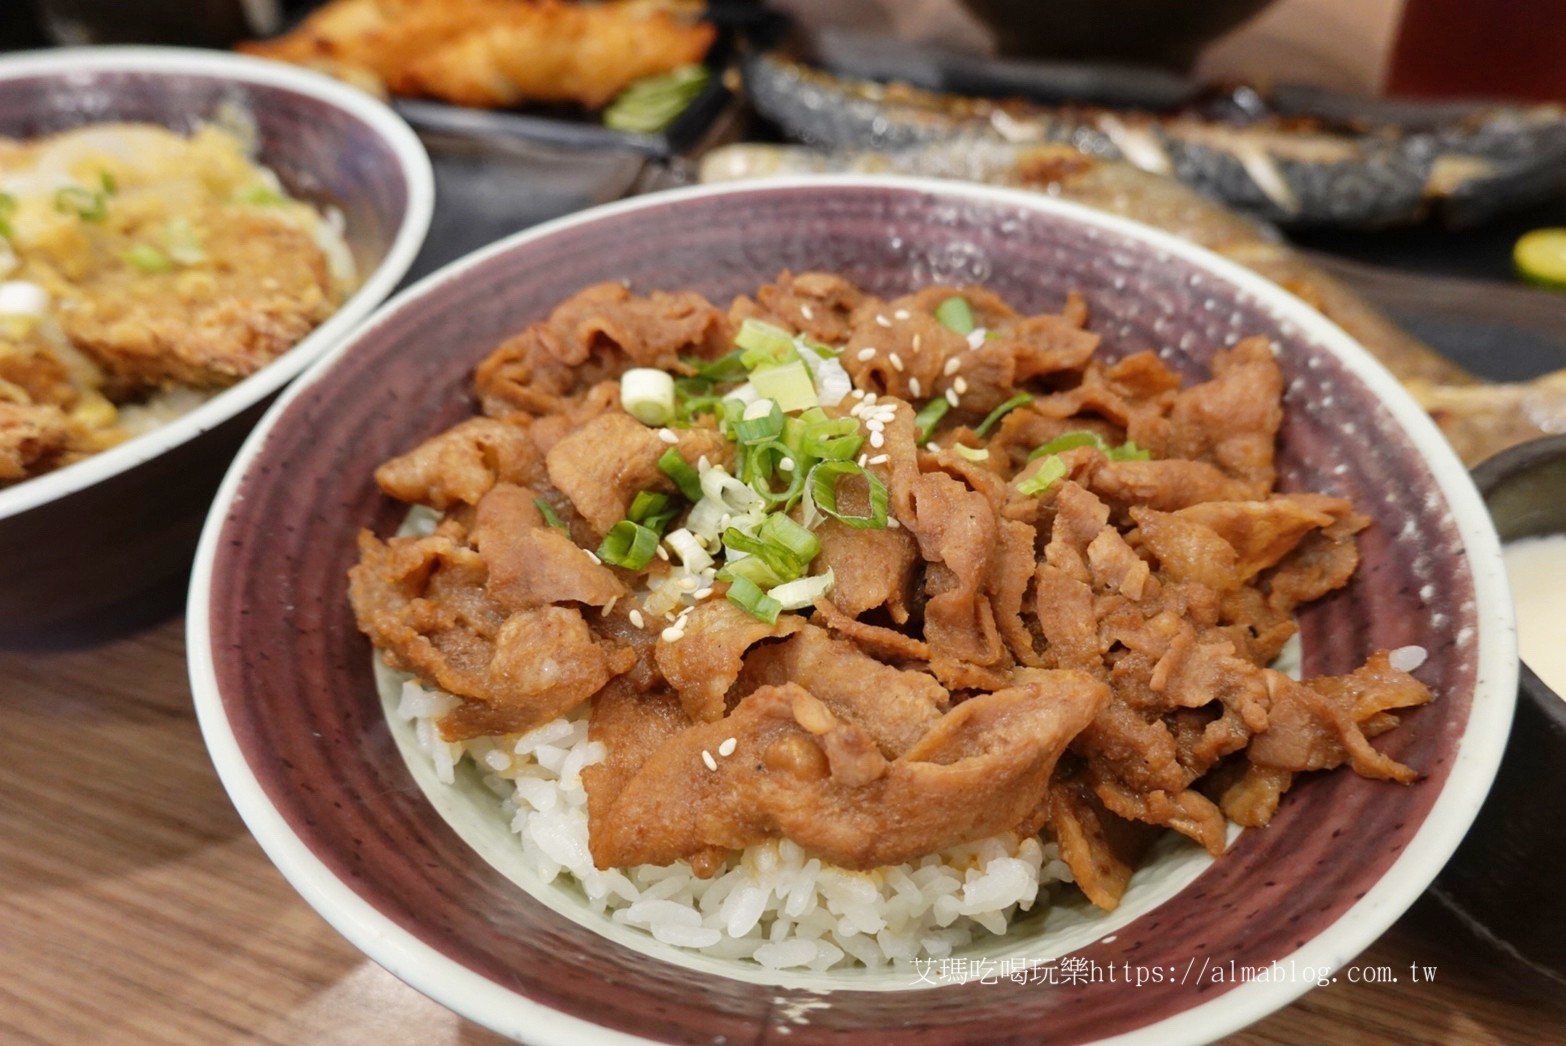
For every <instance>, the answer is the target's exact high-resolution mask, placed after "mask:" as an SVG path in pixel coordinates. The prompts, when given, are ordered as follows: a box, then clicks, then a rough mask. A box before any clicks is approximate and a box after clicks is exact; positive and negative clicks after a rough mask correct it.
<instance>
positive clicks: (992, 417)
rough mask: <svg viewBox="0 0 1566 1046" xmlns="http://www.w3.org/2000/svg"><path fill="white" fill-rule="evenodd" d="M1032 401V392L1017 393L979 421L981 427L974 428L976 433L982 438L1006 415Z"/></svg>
mask: <svg viewBox="0 0 1566 1046" xmlns="http://www.w3.org/2000/svg"><path fill="white" fill-rule="evenodd" d="M1032 402H1033V396H1032V395H1031V394H1029V393H1026V392H1019V393H1017V394H1016V395H1015V396H1013V397H1012V398H1011V399H1009V400H1007V401H1006V402H1005V403H1002V404H1001V405H1000V406H998V407H996V408H995V409H994V410H992V411H990V412H989V413H988V414H986V415H985V416H984V420H983V421H981V422H979V427H978V428H976V429H974V430H973V433H974V435H976V436H978V437H980V438H983V437H985V436H988V435H989V434H990V430H991V429H993V428H994V427H995V426H996V424H997V423H998V422H999V421H1000V419H1002V418H1004V417H1005V416H1006V415H1008V414H1010V413H1011V412H1012V411H1014V410H1016V409H1017V408H1018V407H1020V406H1022V405H1023V404H1024V403H1032Z"/></svg>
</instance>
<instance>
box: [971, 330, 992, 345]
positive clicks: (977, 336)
mask: <svg viewBox="0 0 1566 1046" xmlns="http://www.w3.org/2000/svg"><path fill="white" fill-rule="evenodd" d="M987 333H989V332H988V331H986V330H985V329H984V328H983V327H975V328H974V329H973V330H971V331H969V332H968V348H970V349H977V348H978V347H979V346H980V345H983V344H984V336H985V334H987Z"/></svg>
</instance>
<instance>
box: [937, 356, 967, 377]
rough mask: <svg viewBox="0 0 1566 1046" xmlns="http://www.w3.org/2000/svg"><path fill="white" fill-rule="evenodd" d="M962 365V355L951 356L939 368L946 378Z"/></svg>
mask: <svg viewBox="0 0 1566 1046" xmlns="http://www.w3.org/2000/svg"><path fill="white" fill-rule="evenodd" d="M960 366H962V357H961V356H953V357H951V358H950V359H948V360H947V361H946V366H944V367H942V368H941V373H942V374H944V375H946V376H947V377H948V378H949V377H951V376H952V375H953V374H956V373H957V368H958V367H960Z"/></svg>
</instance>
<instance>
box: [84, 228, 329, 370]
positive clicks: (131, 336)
mask: <svg viewBox="0 0 1566 1046" xmlns="http://www.w3.org/2000/svg"><path fill="white" fill-rule="evenodd" d="M200 225H201V226H202V227H203V228H205V229H206V237H205V241H204V249H205V251H206V254H207V257H208V263H207V264H206V265H204V266H202V267H201V268H200V269H198V270H175V271H168V272H142V271H140V270H138V269H137V268H136V267H135V266H133V265H130V264H128V263H126V262H125V261H124V260H122V259H120V258H98V259H96V260H95V262H94V264H93V265H92V266H91V268H90V269H88V270H87V271H86V272H84V273H83V274H82V275H81V276H80V278H78V279H77V280H76V281H75V283H74V286H73V288H72V291H71V294H70V296H69V298H67V299H66V300H65V301H64V302H63V303H62V306H63V307H62V308H61V310H60V325H61V327H62V329H63V330H64V331H65V335H66V337H67V338H69V339H70V341H71V342H72V343H73V344H74V345H75V346H76V347H77V348H79V349H81V350H82V351H83V352H85V353H86V354H87V355H89V356H91V357H92V359H93V360H94V361H95V362H96V363H97V364H98V365H99V366H101V367H102V368H103V370H104V372H105V374H106V378H107V381H106V385H105V392H106V393H107V394H108V395H109V397H110V398H111V399H119V398H121V397H124V396H129V395H133V394H135V393H136V392H138V391H141V390H145V389H150V388H167V387H169V386H171V385H176V384H185V385H193V386H196V387H199V388H214V387H221V386H225V385H231V384H233V383H234V382H235V381H238V380H239V379H240V378H243V377H246V376H248V375H250V374H253V373H255V372H256V371H258V370H260V369H261V368H262V367H263V366H265V365H266V364H268V363H270V362H271V361H272V360H273V359H275V358H277V357H278V356H279V355H281V354H282V353H283V352H285V351H287V350H288V349H290V348H292V347H293V346H294V344H295V343H297V342H298V341H299V340H300V339H301V338H303V337H304V336H305V335H306V334H308V333H310V331H311V330H313V329H314V328H315V327H316V325H318V324H319V323H321V322H322V321H323V320H325V319H326V318H327V317H328V316H330V315H331V314H332V312H333V311H334V310H335V309H336V305H337V299H336V295H335V292H334V290H333V287H332V279H331V274H330V272H329V270H328V265H327V260H326V255H325V254H324V253H323V252H322V250H321V248H320V247H319V246H317V244H316V242H315V240H314V238H313V237H311V235H310V234H309V233H308V232H306V231H304V230H303V229H300V228H297V227H295V226H292V225H289V224H286V223H284V222H281V221H277V220H275V219H273V218H272V217H270V216H268V215H266V214H264V213H253V212H249V211H247V210H246V209H244V208H224V209H223V210H222V213H221V215H218V214H213V215H212V216H211V218H210V220H201V221H200Z"/></svg>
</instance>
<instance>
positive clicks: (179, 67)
mask: <svg viewBox="0 0 1566 1046" xmlns="http://www.w3.org/2000/svg"><path fill="white" fill-rule="evenodd" d="M105 71H123V72H136V73H152V74H158V73H164V74H176V75H194V76H203V77H209V78H214V79H224V80H230V81H234V82H239V83H249V84H256V85H259V86H264V87H277V88H283V89H286V90H289V91H294V92H296V93H298V94H301V95H305V96H307V97H310V98H313V99H315V100H316V101H319V102H323V103H325V104H327V105H329V106H331V107H332V108H335V109H338V110H340V111H343V112H346V113H348V114H349V115H350V116H353V117H356V118H357V119H358V120H360V121H361V122H362V123H364V124H365V125H366V126H368V127H369V128H370V129H371V130H372V131H374V132H375V134H376V135H378V136H379V137H380V139H381V140H382V141H384V142H385V143H386V144H387V145H388V146H389V147H390V148H391V150H392V153H393V154H394V155H395V156H396V158H397V166H398V168H399V170H400V171H401V173H402V176H403V179H404V181H405V182H406V183H407V188H408V199H407V206H406V207H405V208H404V211H403V214H402V218H401V220H400V222H399V223H398V225H397V233H396V236H395V237H394V238H393V240H392V244H391V247H390V248H389V249H388V250H387V252H386V256H385V257H384V258H382V259H381V262H380V264H379V265H377V266H376V267H375V269H374V270H373V271H371V272H370V273H369V275H368V276H366V277H365V279H364V280H363V282H361V283H360V284H359V286H358V287H357V288H356V289H355V290H354V292H353V293H352V294H350V295H349V296H348V298H347V299H346V300H345V301H344V302H343V303H342V305H341V306H340V307H339V308H338V309H337V311H336V312H334V313H333V314H332V315H331V316H329V317H328V318H327V319H326V320H325V322H323V323H322V324H321V325H320V326H318V327H316V328H315V329H314V330H312V331H311V332H310V333H309V334H307V335H305V336H304V337H303V338H301V339H300V340H299V341H298V343H296V344H295V345H294V346H293V347H292V348H290V349H288V351H286V352H284V353H283V354H282V355H280V356H278V357H277V358H276V359H275V360H273V361H272V362H271V363H268V364H267V365H266V366H264V367H262V368H261V369H260V370H258V371H256V372H255V373H254V374H252V375H250V376H249V377H247V378H245V379H243V380H241V381H238V382H236V383H234V384H233V385H231V386H229V387H228V388H226V389H224V390H223V391H221V392H219V393H218V394H217V395H215V396H213V397H212V398H211V399H209V400H207V401H206V402H204V403H202V404H201V405H200V406H198V407H196V408H195V409H194V410H191V411H189V412H187V413H185V414H182V415H180V416H179V417H177V418H174V419H173V420H171V421H168V422H165V423H164V424H162V425H159V426H158V427H157V428H154V429H151V430H150V431H147V432H144V433H142V434H141V435H139V436H135V437H133V438H131V439H128V440H126V441H125V442H124V443H121V444H118V445H117V446H114V447H110V448H109V449H108V450H103V451H99V452H98V453H97V454H93V455H91V456H90V457H87V458H83V459H82V460H81V461H78V462H75V463H73V464H70V465H67V466H65V467H64V468H61V469H56V470H55V471H53V472H46V473H44V474H43V475H41V476H35V477H33V478H32V479H27V480H23V481H21V482H19V483H16V484H15V485H13V486H11V487H9V488H7V489H5V490H0V520H5V519H8V518H10V517H12V516H18V515H21V514H22V513H24V512H27V511H30V510H32V509H35V508H38V507H39V506H41V505H46V504H48V503H49V502H52V501H57V500H59V499H61V498H64V497H67V496H68V495H71V494H75V493H77V492H79V491H81V490H85V489H86V488H88V487H90V486H93V485H95V484H98V483H101V482H103V481H104V480H107V479H110V478H111V477H114V476H117V475H119V474H121V473H124V472H128V471H130V470H131V469H133V468H136V467H137V466H138V465H142V464H145V463H146V462H148V461H150V460H152V459H153V458H155V457H157V456H158V455H160V454H163V453H165V452H166V451H169V450H172V449H173V448H175V447H178V446H180V445H181V444H184V443H187V442H189V441H190V440H193V439H195V438H196V437H197V436H200V435H201V434H202V433H204V432H206V431H208V430H209V429H213V428H216V427H217V426H218V425H220V424H222V423H223V422H225V421H227V420H228V419H230V418H232V417H234V416H235V415H237V414H239V413H241V412H242V411H244V410H245V409H246V408H247V407H250V406H253V405H254V404H256V403H258V402H260V401H261V400H262V399H264V398H266V397H267V396H268V395H270V394H272V393H273V392H276V391H277V390H278V389H280V388H282V387H283V386H284V385H285V384H287V383H288V382H289V381H290V380H292V379H293V378H294V377H295V376H296V375H298V374H299V373H300V372H301V371H303V370H304V369H305V367H306V366H308V365H309V364H310V363H312V362H314V361H315V359H316V358H317V357H318V356H320V355H321V354H322V353H323V352H325V351H326V350H327V349H329V348H331V347H333V346H334V345H336V344H337V343H338V342H340V341H341V340H342V339H343V338H344V336H346V335H347V334H348V333H349V332H351V331H352V330H353V328H354V327H355V326H356V325H357V324H358V323H359V321H360V320H362V319H364V318H365V317H366V316H367V315H369V313H370V312H371V311H372V310H373V309H374V308H375V307H376V306H377V305H379V304H380V303H381V302H382V301H383V300H384V299H385V298H386V296H387V295H388V294H389V293H391V291H392V289H393V288H394V287H396V286H397V284H398V283H399V282H400V281H401V280H402V278H403V276H404V275H405V274H406V273H407V271H408V268H409V266H411V265H412V264H413V259H414V258H415V257H416V256H417V255H418V253H419V249H420V248H421V247H422V246H423V245H424V238H425V236H426V235H427V234H428V233H429V227H430V219H431V218H432V216H433V215H434V210H435V172H434V169H433V168H432V167H431V165H430V158H429V154H428V153H427V152H426V151H425V149H424V146H423V145H422V144H421V143H420V141H419V138H418V136H417V135H416V134H414V132H413V129H412V128H410V127H409V126H408V125H407V123H406V122H405V121H404V120H403V119H402V117H400V116H398V115H397V114H396V113H394V112H392V110H391V109H390V108H389V107H388V106H386V105H385V104H384V103H382V102H380V101H378V100H377V99H375V98H373V97H371V96H370V95H368V94H365V93H364V92H363V91H360V90H358V89H356V88H353V87H349V86H347V85H346V84H343V83H340V82H338V81H336V80H333V79H331V78H330V77H327V76H325V75H323V74H321V73H317V72H313V71H311V70H308V69H303V68H299V67H297V66H291V65H285V64H284V63H282V62H274V61H269V60H267V59H263V58H252V57H249V56H246V55H236V54H228V53H226V52H222V51H199V50H195V49H192V48H181V47H139V46H126V47H67V48H59V49H52V50H44V51H23V52H19V53H17V54H15V55H8V56H4V57H0V84H3V83H5V82H7V81H10V80H18V79H24V78H29V77H38V76H51V75H52V76H57V77H60V78H61V79H62V80H64V81H66V82H67V84H68V83H69V81H70V79H71V78H72V77H75V76H78V75H81V74H91V73H100V72H105Z"/></svg>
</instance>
